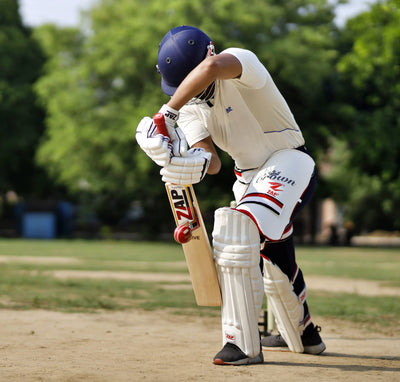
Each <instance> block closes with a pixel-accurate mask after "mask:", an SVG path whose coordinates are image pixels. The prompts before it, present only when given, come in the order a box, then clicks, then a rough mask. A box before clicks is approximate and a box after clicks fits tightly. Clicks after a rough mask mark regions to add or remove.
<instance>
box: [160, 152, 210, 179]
mask: <svg viewBox="0 0 400 382" xmlns="http://www.w3.org/2000/svg"><path fill="white" fill-rule="evenodd" d="M210 160H211V153H209V152H207V151H205V150H204V149H202V148H194V149H190V150H188V151H187V152H186V154H185V155H184V156H182V157H176V156H173V157H172V158H171V161H170V163H169V164H168V165H167V166H165V167H164V168H162V169H161V171H160V174H161V175H162V180H163V182H165V183H174V184H182V185H185V184H196V183H199V182H200V181H201V180H202V179H203V178H204V176H205V175H206V173H207V170H208V167H209V166H210Z"/></svg>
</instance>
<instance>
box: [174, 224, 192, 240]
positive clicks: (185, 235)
mask: <svg viewBox="0 0 400 382" xmlns="http://www.w3.org/2000/svg"><path fill="white" fill-rule="evenodd" d="M191 238H192V230H191V229H190V227H189V226H187V225H179V226H178V227H176V228H175V230H174V239H175V240H176V241H177V242H178V243H180V244H185V243H187V242H188V241H190V239H191Z"/></svg>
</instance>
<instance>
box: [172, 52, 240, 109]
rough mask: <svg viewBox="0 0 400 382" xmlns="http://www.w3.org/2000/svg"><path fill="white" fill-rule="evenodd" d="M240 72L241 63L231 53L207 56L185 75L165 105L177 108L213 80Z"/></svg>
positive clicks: (232, 76)
mask: <svg viewBox="0 0 400 382" xmlns="http://www.w3.org/2000/svg"><path fill="white" fill-rule="evenodd" d="M241 74H242V65H241V63H240V61H239V60H238V59H237V58H236V57H235V56H233V55H232V54H229V53H222V54H218V55H216V56H210V57H207V58H206V59H205V60H203V61H202V62H201V63H200V64H199V65H197V66H196V67H195V68H194V69H193V70H192V71H191V72H190V73H189V74H188V75H187V76H186V78H185V79H184V80H183V81H182V83H181V84H180V85H179V87H178V88H177V89H176V92H175V93H174V95H173V96H172V97H171V99H170V100H169V102H168V103H167V105H168V106H170V107H172V108H173V109H175V110H179V109H180V108H181V107H183V106H184V105H185V104H186V103H187V102H188V101H190V100H191V99H192V98H193V97H196V96H197V95H198V94H200V93H201V92H202V91H203V90H205V89H207V87H208V86H210V85H211V84H212V83H213V82H214V81H215V80H227V79H232V78H238V77H240V75H241Z"/></svg>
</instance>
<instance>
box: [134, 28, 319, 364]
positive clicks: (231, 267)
mask: <svg viewBox="0 0 400 382" xmlns="http://www.w3.org/2000/svg"><path fill="white" fill-rule="evenodd" d="M157 69H158V71H159V73H160V74H161V88H162V90H163V92H164V93H166V94H167V95H169V96H171V98H170V99H169V101H168V103H167V104H164V105H162V106H161V109H160V110H159V112H160V113H162V114H164V117H165V121H166V124H167V127H168V130H169V133H170V136H171V142H169V141H168V139H166V138H165V137H163V136H162V135H159V134H157V130H156V129H155V126H154V123H153V121H152V119H151V118H150V117H145V118H143V119H142V120H141V122H140V123H139V125H138V128H137V131H136V139H137V142H138V143H139V145H140V146H141V148H142V149H143V150H144V151H145V152H146V154H147V155H148V156H149V157H150V158H152V159H153V160H154V161H155V162H156V163H157V164H158V165H159V166H161V167H162V169H161V171H160V173H161V175H162V180H163V181H164V182H170V183H176V184H195V183H198V182H200V181H201V180H202V179H203V178H204V176H205V175H206V173H207V174H217V173H218V172H219V170H220V168H221V161H220V159H219V157H218V153H217V151H216V147H215V145H216V146H218V147H219V148H220V149H221V150H224V151H226V152H227V153H228V154H229V155H230V156H231V157H232V159H233V160H234V163H235V168H234V171H235V174H236V177H237V180H236V182H235V183H234V185H233V193H234V197H235V200H236V207H235V208H228V207H223V208H219V209H217V210H216V212H215V220H214V229H213V233H212V236H213V248H214V259H215V263H216V267H217V270H218V276H219V282H220V287H221V293H222V300H223V302H222V309H221V321H222V349H221V350H220V351H219V352H218V353H217V354H216V355H215V357H214V360H213V362H214V364H216V365H246V364H257V363H262V362H263V361H264V357H263V353H262V347H268V348H281V347H286V348H289V349H290V350H291V351H293V352H299V353H302V352H304V353H309V354H319V353H321V352H323V351H324V350H325V344H324V343H323V341H322V339H321V337H320V335H319V330H320V327H319V326H315V325H314V324H313V322H312V320H311V316H310V312H309V308H308V305H307V302H306V285H305V282H304V278H303V274H302V271H301V270H300V268H299V267H298V265H297V264H296V259H295V249H294V242H293V224H292V221H293V218H294V216H295V215H296V214H297V213H298V212H299V211H300V210H301V209H302V208H303V207H304V206H305V205H306V204H307V202H308V201H309V200H310V198H311V197H312V194H313V192H314V189H315V183H316V169H315V163H314V160H313V159H312V157H311V156H310V154H309V153H308V151H307V149H306V147H305V142H304V138H303V135H302V132H301V130H300V128H299V126H298V125H297V123H296V121H295V119H294V117H293V115H292V113H291V111H290V109H289V107H288V105H287V103H286V101H285V99H284V98H283V96H282V94H281V93H280V92H279V90H278V88H277V87H276V85H275V83H274V82H273V80H272V78H271V75H270V74H269V72H268V70H267V69H266V68H265V67H264V65H263V64H262V63H261V62H260V61H259V60H258V58H257V57H256V55H255V54H254V53H252V52H251V51H249V50H246V49H239V48H233V47H232V48H228V49H226V50H224V51H222V52H221V53H219V54H215V51H214V45H213V42H212V40H211V38H210V37H208V36H207V35H206V34H205V33H204V32H202V31H201V30H199V29H197V28H194V27H191V26H179V27H176V28H174V29H172V30H170V31H169V32H168V33H167V34H166V35H165V36H164V38H163V39H162V41H161V43H160V45H159V50H158V65H157ZM176 124H177V125H178V126H176ZM187 145H189V147H190V148H189V149H188V148H187ZM260 254H261V258H262V267H260ZM261 268H262V269H261ZM264 293H265V294H266V296H267V299H268V305H269V307H271V309H272V311H273V314H274V316H275V320H276V324H277V328H278V330H279V335H271V336H268V337H265V338H263V339H260V333H259V330H258V317H259V313H260V311H261V305H262V302H263V297H264Z"/></svg>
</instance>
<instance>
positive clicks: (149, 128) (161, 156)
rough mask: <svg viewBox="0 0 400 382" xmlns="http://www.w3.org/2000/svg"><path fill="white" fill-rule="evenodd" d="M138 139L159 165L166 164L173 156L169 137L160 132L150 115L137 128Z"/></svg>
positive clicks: (144, 149) (143, 148) (142, 147)
mask: <svg viewBox="0 0 400 382" xmlns="http://www.w3.org/2000/svg"><path fill="white" fill-rule="evenodd" d="M136 141H137V143H138V144H139V146H140V147H141V149H142V150H143V151H144V152H145V153H146V154H147V155H148V156H149V157H150V158H151V159H152V160H153V161H154V162H156V163H157V164H158V165H159V166H162V167H163V166H166V165H167V164H168V163H169V161H170V158H171V156H172V145H171V144H170V143H169V139H168V137H164V136H163V135H161V134H158V132H157V128H156V125H155V124H154V122H153V120H152V119H151V118H150V117H144V118H143V119H142V120H141V121H140V122H139V125H138V127H137V129H136Z"/></svg>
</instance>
